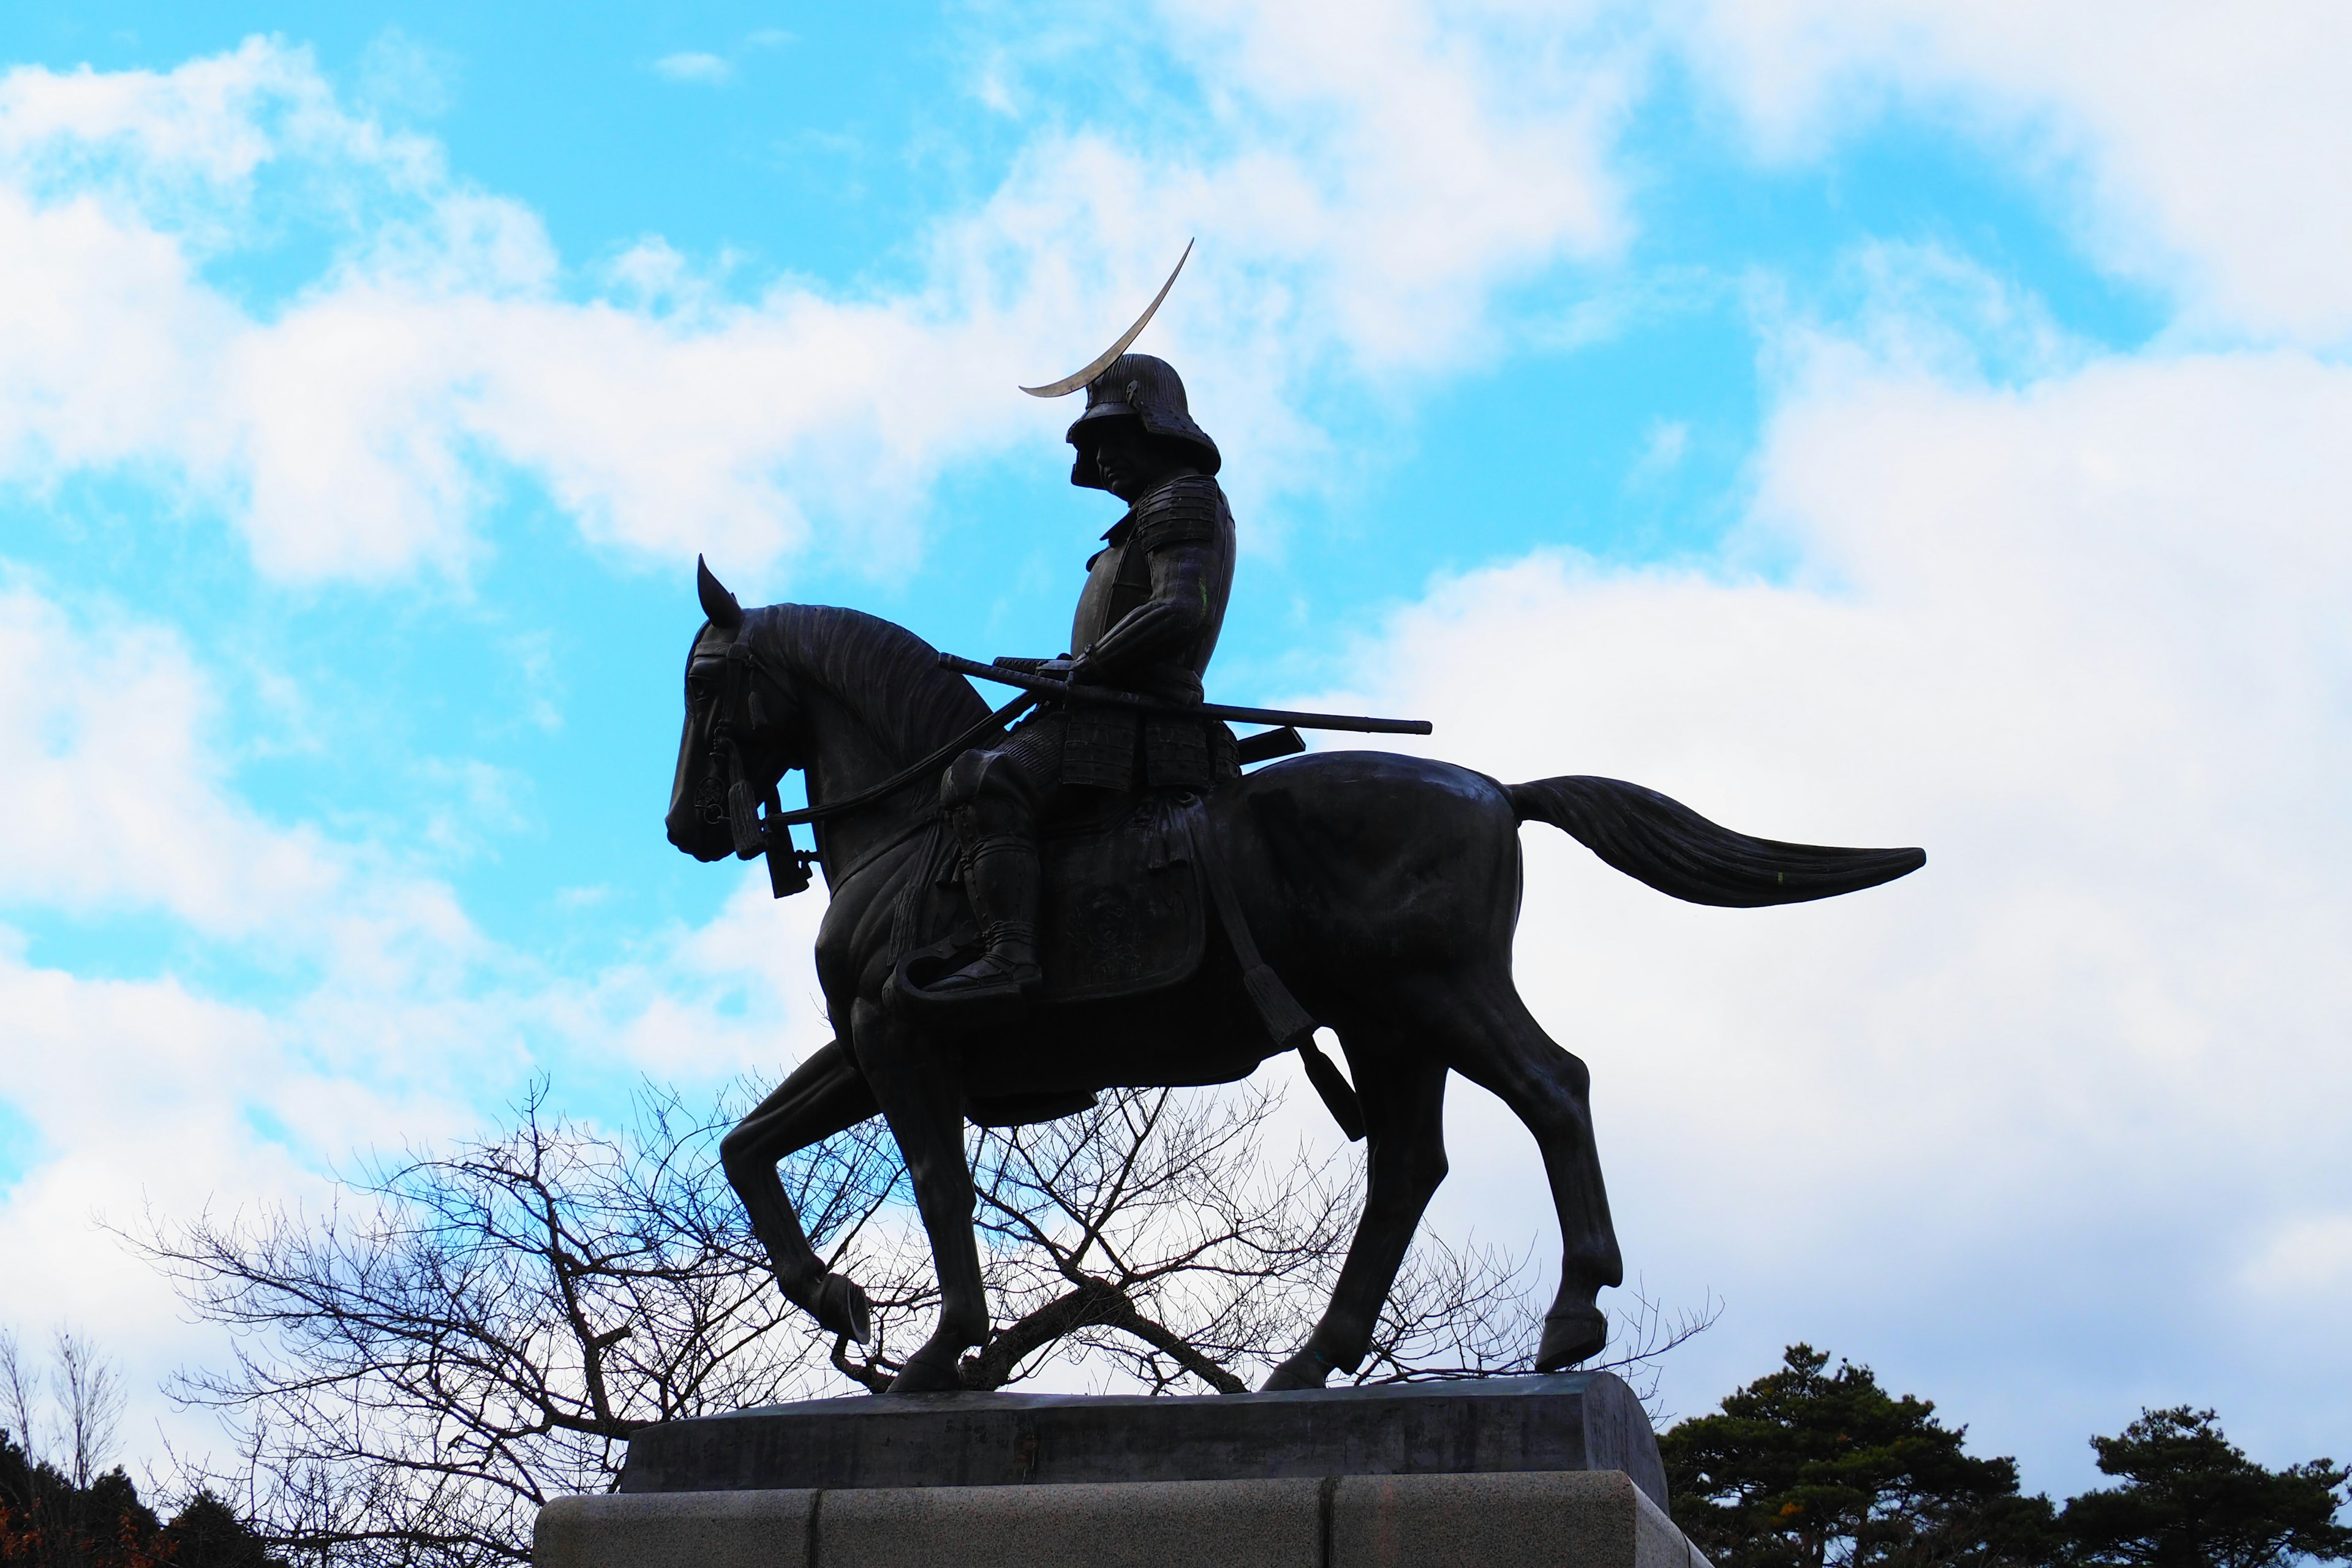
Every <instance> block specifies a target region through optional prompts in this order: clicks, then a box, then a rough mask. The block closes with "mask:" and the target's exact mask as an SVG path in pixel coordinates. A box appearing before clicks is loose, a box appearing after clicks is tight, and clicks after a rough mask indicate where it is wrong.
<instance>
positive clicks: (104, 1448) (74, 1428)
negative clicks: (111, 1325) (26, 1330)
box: [49, 1329, 122, 1487]
mask: <svg viewBox="0 0 2352 1568" xmlns="http://www.w3.org/2000/svg"><path fill="white" fill-rule="evenodd" d="M51 1356H52V1360H51V1366H50V1373H49V1376H50V1379H51V1382H52V1385H53V1387H54V1389H55V1394H56V1398H57V1404H58V1422H59V1425H60V1426H62V1427H63V1428H64V1430H63V1433H62V1436H63V1437H64V1442H63V1444H62V1447H63V1448H64V1451H65V1452H64V1457H65V1459H66V1473H67V1474H68V1475H69V1476H71V1477H72V1478H73V1484H74V1485H75V1486H77V1487H87V1486H89V1483H90V1481H91V1480H92V1479H94V1478H96V1477H97V1476H98V1475H99V1474H100V1472H102V1471H103V1470H104V1469H105V1468H106V1461H107V1460H108V1459H109V1458H112V1456H113V1453H114V1438H115V1434H116V1432H117V1431H118V1430H119V1429H120V1427H121V1422H122V1377H121V1373H118V1372H116V1371H115V1369H114V1367H113V1365H112V1364H111V1363H109V1362H108V1361H107V1360H106V1358H105V1357H103V1356H101V1355H100V1354H99V1353H98V1352H96V1351H95V1350H94V1349H92V1348H91V1346H90V1343H89V1341H88V1340H85V1339H80V1338H78V1337H77V1336H75V1335H74V1334H73V1333H71V1332H69V1331H67V1330H64V1329H59V1330H58V1332H57V1341H56V1343H55V1345H54V1347H53V1349H52V1352H51Z"/></svg>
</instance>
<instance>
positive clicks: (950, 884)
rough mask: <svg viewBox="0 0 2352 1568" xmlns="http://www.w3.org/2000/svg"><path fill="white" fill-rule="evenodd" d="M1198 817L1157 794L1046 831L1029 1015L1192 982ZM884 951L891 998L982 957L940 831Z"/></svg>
mask: <svg viewBox="0 0 2352 1568" xmlns="http://www.w3.org/2000/svg"><path fill="white" fill-rule="evenodd" d="M1203 810H1204V808H1203V806H1202V801H1201V798H1200V796H1198V795H1193V794H1192V793H1190V792H1186V793H1183V794H1174V795H1171V794H1169V793H1166V792H1160V793H1155V794H1150V795H1139V796H1126V797H1121V798H1118V799H1117V800H1115V801H1113V802H1111V803H1109V805H1108V806H1107V807H1105V808H1103V809H1099V810H1097V811H1094V812H1090V813H1087V815H1086V816H1081V817H1078V818H1076V819H1073V820H1065V821H1059V822H1049V823H1047V824H1046V825H1045V827H1044V831H1043V832H1042V833H1041V834H1040V836H1039V841H1038V852H1039V871H1040V873H1041V877H1040V882H1041V886H1040V889H1039V896H1038V900H1037V951H1038V957H1039V960H1040V962H1041V963H1043V964H1044V966H1045V985H1044V987H1043V988H1042V990H1041V991H1040V992H1039V993H1038V994H1037V995H1036V996H1035V997H1034V998H1033V999H1032V1000H1031V1002H1030V1004H1029V1005H1031V1006H1033V1007H1038V1006H1045V1007H1051V1006H1055V1005H1066V1004H1069V1003H1074V1002H1107V1001H1113V1000H1116V999H1118V998H1119V997H1123V996H1136V995H1141V994H1146V993H1149V992H1153V991H1160V990H1164V989H1166V988H1167V987H1169V986H1171V985H1180V984H1183V983H1184V982H1185V981H1187V980H1189V979H1191V978H1192V975H1193V973H1195V972H1196V971H1198V970H1199V968H1200V967H1201V956H1202V952H1204V951H1205V950H1206V948H1207V939H1208V918H1207V906H1208V900H1207V899H1206V898H1205V897H1204V896H1203V889H1202V858H1203V857H1202V850H1201V847H1200V846H1201V844H1202V842H1203V841H1204V838H1205V834H1204V832H1203V829H1202V815H1203ZM891 948H892V952H893V955H894V961H893V970H894V972H895V973H896V975H897V978H898V984H899V985H900V986H901V987H909V986H911V987H917V988H919V987H922V986H926V985H929V984H930V983H931V982H933V981H935V980H937V979H938V978H939V977H940V975H942V974H946V973H950V972H952V971H954V970H956V969H958V968H960V967H961V966H962V965H963V964H965V963H969V962H971V960H972V959H973V958H975V957H977V956H978V955H979V953H980V951H981V941H980V928H979V926H978V924H977V923H976V922H975V921H973V919H972V914H971V902H970V901H969V900H967V899H966V898H965V896H964V893H963V889H962V887H961V879H960V876H959V872H958V865H957V846H956V841H955V836H954V835H953V834H952V833H950V832H949V831H948V830H947V828H946V826H945V825H944V824H941V825H940V826H935V827H933V828H932V829H931V830H930V835H929V842H928V843H927V845H926V846H925V853H924V865H923V872H922V875H920V876H919V877H917V878H915V879H912V880H910V881H909V883H908V886H907V887H906V889H905V890H904V891H902V892H901V893H900V895H899V904H898V909H897V910H895V911H894V917H893V932H892V942H891Z"/></svg>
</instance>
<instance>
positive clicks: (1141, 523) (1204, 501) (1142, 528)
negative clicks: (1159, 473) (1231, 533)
mask: <svg viewBox="0 0 2352 1568" xmlns="http://www.w3.org/2000/svg"><path fill="white" fill-rule="evenodd" d="M1131 515H1132V516H1133V517H1134V520H1135V533H1134V540H1135V542H1136V543H1138V544H1139V545H1141V546H1142V547H1143V548H1144V550H1145V551H1146V552H1150V551H1154V550H1165V549H1167V548H1168V547H1169V546H1171V545H1175V544H1200V543H1204V542H1208V541H1210V540H1213V539H1214V538H1216V537H1217V531H1218V524H1219V522H1220V521H1221V520H1222V519H1223V516H1224V515H1225V492H1224V491H1223V489H1220V488H1219V487H1218V485H1217V481H1216V480H1215V479H1211V478H1210V477H1209V476H1208V475H1206V474H1186V475H1184V476H1183V477H1182V478H1181V479H1171V480H1169V481H1168V482H1167V483H1166V484H1164V485H1162V486H1160V488H1159V489H1156V490H1153V491H1152V492H1151V493H1150V495H1147V496H1145V497H1144V498H1143V499H1142V500H1139V501H1137V502H1136V503H1135V510H1134V512H1133V513H1132V514H1131Z"/></svg>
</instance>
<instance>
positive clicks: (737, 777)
mask: <svg viewBox="0 0 2352 1568" xmlns="http://www.w3.org/2000/svg"><path fill="white" fill-rule="evenodd" d="M726 663H727V665H728V666H729V668H730V670H731V669H732V668H735V667H736V666H738V665H742V666H746V667H748V668H750V669H752V670H756V671H758V672H759V673H760V674H761V675H764V676H766V677H767V678H768V679H770V680H771V681H772V682H774V683H775V684H776V685H777V686H779V687H782V686H783V685H784V681H783V679H782V677H780V676H778V675H777V673H776V672H775V671H774V670H772V669H771V668H768V665H767V663H766V662H765V661H764V660H762V659H761V658H760V656H759V655H758V654H757V653H755V652H753V651H752V649H751V647H750V645H749V644H747V643H745V642H744V641H742V640H741V639H740V637H739V638H738V639H737V640H736V641H735V642H733V643H731V644H730V645H729V646H728V649H727V653H726ZM729 684H730V686H731V685H732V684H733V682H732V681H731V680H730V682H729ZM735 696H737V694H736V693H734V692H729V693H727V694H726V695H725V696H724V697H722V698H721V699H720V706H721V708H722V710H740V711H741V712H742V713H743V714H744V717H745V719H746V720H747V721H748V722H749V723H751V724H758V723H761V722H762V721H764V715H763V714H762V712H761V704H760V697H759V693H758V692H757V691H756V690H748V689H747V690H745V691H744V692H742V693H741V694H740V696H741V702H740V709H739V708H738V705H737V704H736V703H735V702H733V701H732V700H730V699H733V698H734V697H735ZM1037 700H1038V695H1037V693H1035V692H1034V691H1024V692H1022V693H1021V695H1020V696H1018V697H1015V698H1014V699H1013V700H1012V701H1010V702H1007V703H1006V704H1005V705H1004V706H1003V707H1002V708H999V709H997V710H995V711H993V712H992V713H990V714H989V715H988V716H987V717H986V718H983V719H982V720H980V721H977V722H976V723H974V724H972V725H971V728H969V729H967V730H965V731H962V732H961V734H959V735H957V736H956V738H955V739H954V740H952V741H950V742H947V743H946V744H945V745H943V746H940V748H939V749H938V750H936V751H934V752H930V753H929V754H928V755H926V756H923V757H921V758H919V759H918V760H917V761H915V762H913V763H908V765H907V766H905V767H903V768H900V769H899V770H898V772H897V773H892V774H891V775H890V776H889V777H887V778H886V779H884V780H882V781H881V782H880V783H879V784H869V785H867V786H866V788H864V789H862V790H859V791H858V792H857V793H856V794H855V795H845V796H844V797H843V798H841V799H840V800H829V801H826V802H824V804H823V805H804V806H802V807H801V808H800V809H799V810H797V811H784V810H782V809H781V807H782V804H783V803H782V801H781V800H779V799H778V798H777V795H776V786H775V785H773V784H770V785H769V786H768V787H767V788H766V790H765V791H764V792H763V796H762V798H761V799H759V800H757V801H755V800H754V797H753V795H752V792H751V779H750V777H749V776H748V775H747V773H745V771H744V766H743V749H742V747H741V746H740V745H739V744H738V743H737V742H736V740H735V738H734V736H733V735H732V734H731V733H730V726H729V725H728V724H727V723H726V722H725V721H721V722H720V723H719V725H718V726H717V728H716V730H715V732H714V733H713V735H712V737H711V743H710V750H711V757H712V761H713V762H714V763H717V764H718V765H719V768H720V769H722V770H723V771H724V772H725V773H726V776H727V821H728V830H729V832H730V834H731V835H732V836H733V837H734V840H735V857H736V858H737V859H739V860H751V859H754V858H758V857H759V856H761V855H765V856H766V857H767V858H768V882H769V886H770V888H771V889H772V890H773V892H774V893H775V896H776V897H777V898H780V899H782V898H786V897H789V896H790V895H792V894H793V893H797V892H802V891H803V890H805V889H807V887H808V885H809V874H808V868H809V866H810V864H811V863H812V862H816V863H820V864H821V863H822V862H823V859H824V856H823V852H822V851H810V850H803V849H800V848H798V847H794V845H793V835H792V829H793V826H794V825H795V824H798V823H803V822H807V823H817V822H824V821H829V820H831V819H833V818H835V817H841V816H848V815H850V814H851V813H852V812H856V811H861V810H863V809H865V808H866V807H867V806H869V805H874V804H876V803H877V802H878V801H881V800H883V799H884V798H886V797H887V796H889V795H896V794H897V793H898V791H900V790H902V789H904V788H906V787H907V786H908V784H912V783H914V782H915V781H916V780H917V779H919V778H921V777H923V776H924V775H925V774H929V776H930V777H931V778H933V779H937V778H938V777H939V773H940V769H941V768H943V767H945V766H946V765H947V764H948V763H950V762H951V761H953V760H954V759H955V758H956V757H957V756H959V755H961V753H962V752H964V751H965V750H967V749H968V748H969V747H970V746H971V743H972V742H974V741H977V740H979V739H980V738H981V737H982V735H985V734H987V733H988V732H989V731H991V730H996V729H1002V728H1003V726H1004V723H1005V721H1008V720H1010V719H1012V718H1013V717H1014V716H1015V715H1017V714H1019V713H1020V712H1021V711H1022V710H1024V709H1027V708H1030V707H1033V706H1034V705H1035V703H1036V702H1037ZM761 805H765V806H766V808H767V811H766V815H765V816H764V817H763V816H761V810H760V807H761ZM931 820H932V817H931V816H929V815H926V816H921V817H918V818H917V819H916V820H915V821H914V822H912V823H910V824H908V826H907V827H906V828H905V829H904V830H902V831H900V832H898V833H896V834H893V835H891V837H888V838H887V839H885V840H884V841H883V842H882V843H880V844H877V845H876V846H875V847H872V848H870V849H868V850H866V853H864V854H863V855H860V856H859V857H858V858H856V860H855V861H853V862H851V864H850V865H849V867H848V868H847V869H845V870H844V871H843V872H842V873H841V875H839V876H838V877H836V876H835V875H834V874H833V871H832V868H830V867H827V868H826V872H825V879H826V880H827V881H828V882H829V883H831V884H832V885H833V886H834V887H835V888H839V887H841V886H842V885H843V884H845V883H846V882H847V881H848V880H849V879H850V878H851V877H853V876H855V875H856V873H857V872H859V871H862V870H864V869H865V868H866V867H867V866H868V865H870V864H871V863H872V862H873V861H874V859H875V858H877V857H878V856H879V855H881V854H882V852H883V851H885V850H887V849H895V848H897V847H898V846H899V845H900V844H903V843H905V842H906V841H907V840H908V839H909V838H911V837H914V836H915V835H916V834H917V833H919V832H920V831H921V830H922V829H923V828H924V827H925V826H928V825H929V823H930V821H931Z"/></svg>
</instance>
